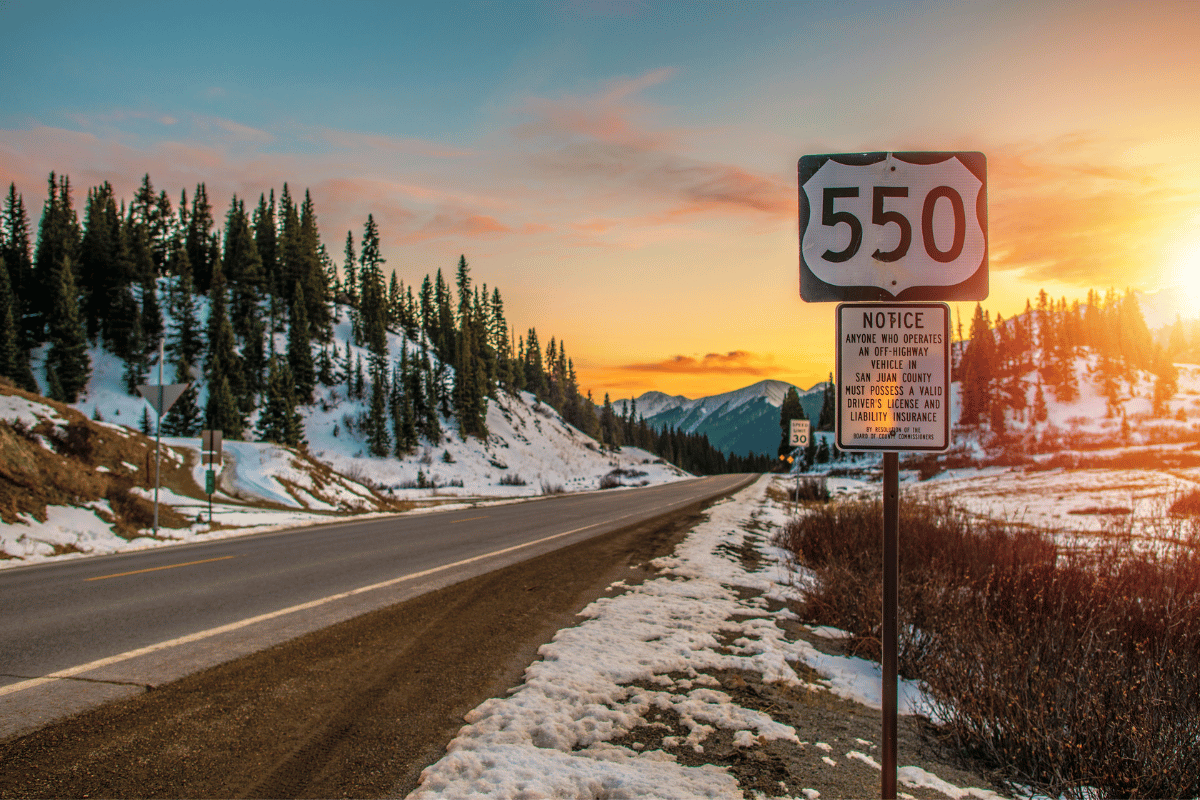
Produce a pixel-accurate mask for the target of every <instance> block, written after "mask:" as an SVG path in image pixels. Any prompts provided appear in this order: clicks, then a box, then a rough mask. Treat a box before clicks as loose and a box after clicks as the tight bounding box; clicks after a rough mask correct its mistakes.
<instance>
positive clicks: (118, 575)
mask: <svg viewBox="0 0 1200 800" xmlns="http://www.w3.org/2000/svg"><path fill="white" fill-rule="evenodd" d="M229 558H237V556H221V557H220V558H205V559H202V560H200V561H187V562H185V563H183V564H168V565H167V566H165V567H150V568H148V569H135V570H133V571H132V572H118V573H116V574H115V575H99V576H97V577H95V578H85V579H84V583H87V582H88V581H106V580H108V579H109V578H124V577H125V576H126V575H140V574H141V573H143V572H158V571H159V570H161V569H175V568H176V567H190V566H193V565H195V564H209V563H212V562H213V561H225V560H226V559H229Z"/></svg>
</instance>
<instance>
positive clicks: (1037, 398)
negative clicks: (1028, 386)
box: [1033, 380, 1050, 422]
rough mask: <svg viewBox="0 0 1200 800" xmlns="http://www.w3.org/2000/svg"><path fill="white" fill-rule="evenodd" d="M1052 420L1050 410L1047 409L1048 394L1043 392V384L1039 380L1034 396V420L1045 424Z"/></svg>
mask: <svg viewBox="0 0 1200 800" xmlns="http://www.w3.org/2000/svg"><path fill="white" fill-rule="evenodd" d="M1049 418H1050V412H1049V409H1047V408H1046V394H1045V392H1043V391H1042V382H1041V380H1038V382H1037V390H1036V391H1035V393H1034V395H1033V419H1034V421H1035V422H1045V421H1046V420H1047V419H1049Z"/></svg>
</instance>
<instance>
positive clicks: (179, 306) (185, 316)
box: [167, 249, 204, 380]
mask: <svg viewBox="0 0 1200 800" xmlns="http://www.w3.org/2000/svg"><path fill="white" fill-rule="evenodd" d="M176 256H177V257H176V258H175V259H173V262H174V263H176V264H179V265H180V266H183V267H184V269H182V270H181V271H180V272H179V276H178V277H177V278H176V279H175V281H174V285H173V286H172V290H171V297H170V303H171V317H172V320H171V329H170V335H169V336H168V337H167V352H168V353H169V354H170V355H171V361H172V363H173V364H176V365H179V364H186V365H187V366H188V367H192V366H195V365H198V364H199V363H200V357H201V356H202V355H203V353H204V340H203V337H202V336H201V333H200V321H199V318H198V315H197V311H196V296H195V294H194V293H193V287H192V277H191V270H190V269H187V268H186V263H187V254H186V252H185V251H183V250H182V249H177V250H176ZM189 380H190V379H189Z"/></svg>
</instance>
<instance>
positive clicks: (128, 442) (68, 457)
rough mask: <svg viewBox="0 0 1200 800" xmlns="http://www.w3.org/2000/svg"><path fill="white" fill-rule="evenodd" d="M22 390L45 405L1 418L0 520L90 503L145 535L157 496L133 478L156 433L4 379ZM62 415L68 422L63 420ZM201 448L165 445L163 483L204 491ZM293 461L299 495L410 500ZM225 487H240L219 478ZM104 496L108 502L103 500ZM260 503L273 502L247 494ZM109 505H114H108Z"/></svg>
mask: <svg viewBox="0 0 1200 800" xmlns="http://www.w3.org/2000/svg"><path fill="white" fill-rule="evenodd" d="M2 395H10V396H13V397H18V398H24V399H26V400H29V401H31V402H33V403H37V404H40V405H43V406H45V407H47V413H46V414H45V415H44V416H46V417H52V416H56V417H57V418H58V419H57V420H55V419H51V418H47V419H39V421H38V423H37V424H36V425H32V426H30V425H26V424H23V423H21V422H9V421H5V420H0V520H2V521H3V523H4V524H10V525H11V524H15V523H19V522H20V521H21V519H22V515H26V516H25V518H26V519H28V518H29V517H33V518H35V519H37V520H38V521H42V522H44V521H45V520H46V506H47V505H56V506H58V505H73V506H83V505H88V504H94V503H97V502H100V503H101V507H99V508H97V507H95V506H92V508H93V510H94V511H95V512H96V514H97V516H99V517H100V518H101V519H103V520H104V521H105V522H106V523H108V524H110V525H111V526H112V528H113V531H114V532H115V533H116V534H117V535H119V536H122V537H124V538H128V539H132V538H135V537H137V536H139V535H144V532H145V530H146V529H148V528H151V527H152V526H153V523H154V506H153V503H152V502H151V501H149V500H147V499H145V498H144V497H141V496H139V495H138V494H136V493H133V492H132V491H131V489H133V488H134V487H135V486H142V487H145V488H149V487H151V486H153V480H154V478H153V464H154V452H155V443H154V439H153V438H151V437H148V436H145V435H143V434H141V433H140V432H138V431H133V430H130V429H128V428H123V427H120V426H116V425H107V424H104V423H101V422H96V421H94V420H91V419H88V418H87V417H86V416H85V415H83V414H81V413H80V412H79V411H76V410H75V409H74V408H72V407H70V406H67V405H63V404H62V403H56V402H54V401H52V400H49V399H47V398H45V397H41V396H39V395H34V394H30V393H29V392H26V391H24V390H21V389H18V388H15V387H13V386H12V385H11V384H9V383H7V382H6V381H4V380H3V379H0V396H2ZM64 420H65V423H64V422H63V421H64ZM195 457H196V454H195V452H193V451H190V450H187V449H178V450H176V449H173V448H170V447H167V446H166V445H164V446H163V458H162V463H161V470H162V476H161V485H162V486H163V487H164V488H167V489H170V490H171V491H173V492H175V493H176V494H179V495H183V496H187V497H194V498H196V499H197V500H203V499H205V497H206V495H205V494H204V492H203V488H202V487H200V486H197V485H196V482H195V480H194V479H193V476H192V466H193V464H192V461H193V460H194V459H195ZM292 466H293V467H294V468H295V469H296V470H297V471H298V472H302V473H304V474H305V475H306V476H307V484H306V485H305V486H299V485H288V483H289V482H288V481H287V480H286V479H284V478H279V480H280V482H281V483H283V484H284V485H285V488H286V489H288V490H289V491H290V492H291V493H292V494H293V495H295V496H296V497H297V498H298V499H299V500H300V502H302V503H303V502H304V498H305V497H310V498H311V497H316V498H318V499H319V500H322V501H324V502H327V503H329V504H330V505H333V506H335V507H338V508H341V509H342V510H344V511H349V512H355V511H368V510H370V511H374V510H379V509H389V510H404V509H405V508H407V507H410V506H411V504H406V503H402V502H400V501H397V500H395V499H394V498H390V497H388V496H386V495H384V494H382V493H381V492H380V491H378V489H377V487H373V486H370V485H369V483H363V482H355V483H357V484H358V485H357V486H352V485H351V482H352V481H353V479H352V478H347V476H344V475H341V474H338V473H336V472H334V471H333V470H332V469H330V467H329V466H328V465H327V464H322V463H320V462H318V461H316V460H315V459H313V458H312V457H311V456H309V455H308V454H307V453H303V452H294V453H293V459H292ZM222 490H223V491H226V492H227V493H231V494H236V490H235V489H234V488H233V487H232V486H231V485H230V486H227V485H226V484H225V482H224V481H222ZM103 501H107V507H104V506H103ZM246 501H247V502H249V503H250V504H252V505H256V506H271V505H272V504H269V503H266V502H264V501H262V500H261V499H257V498H246ZM110 510H111V511H110ZM191 522H192V520H190V519H188V518H186V517H184V516H183V515H181V514H179V513H177V512H176V511H174V510H173V509H172V508H170V507H169V506H167V505H160V506H159V525H160V526H161V527H165V528H184V527H187V526H188V525H189V524H191Z"/></svg>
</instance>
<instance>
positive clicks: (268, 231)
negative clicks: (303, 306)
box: [253, 189, 279, 294]
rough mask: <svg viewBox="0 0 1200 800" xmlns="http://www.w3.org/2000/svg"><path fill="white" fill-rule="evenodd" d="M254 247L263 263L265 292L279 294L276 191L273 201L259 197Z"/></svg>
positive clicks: (273, 191)
mask: <svg viewBox="0 0 1200 800" xmlns="http://www.w3.org/2000/svg"><path fill="white" fill-rule="evenodd" d="M253 223H254V246H255V249H256V250H257V251H258V257H259V260H260V261H261V262H262V280H263V287H264V291H267V292H270V293H271V294H278V289H279V284H278V273H279V266H278V250H279V242H278V230H277V228H276V223H275V190H274V189H272V190H271V201H270V203H268V202H267V199H266V198H265V197H264V196H263V195H261V194H260V195H259V196H258V208H256V209H255V210H254V220H253Z"/></svg>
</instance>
